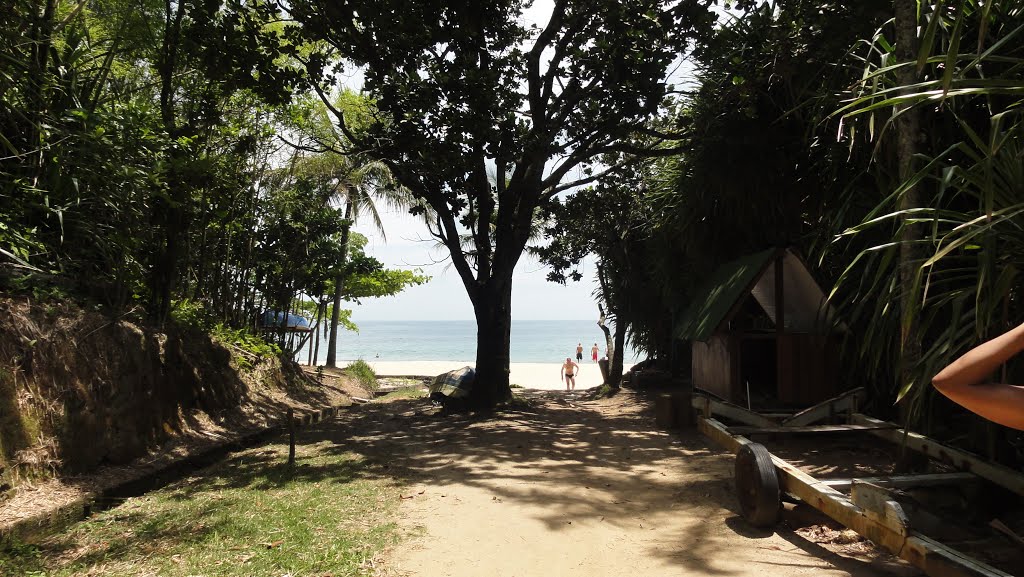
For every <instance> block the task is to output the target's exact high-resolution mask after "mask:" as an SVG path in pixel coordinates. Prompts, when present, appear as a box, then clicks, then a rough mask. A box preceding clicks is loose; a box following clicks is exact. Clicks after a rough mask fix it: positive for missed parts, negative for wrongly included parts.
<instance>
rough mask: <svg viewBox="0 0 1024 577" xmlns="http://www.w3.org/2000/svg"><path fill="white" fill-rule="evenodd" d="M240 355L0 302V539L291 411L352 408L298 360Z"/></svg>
mask: <svg viewBox="0 0 1024 577" xmlns="http://www.w3.org/2000/svg"><path fill="white" fill-rule="evenodd" d="M238 354H239V353H237V352H233V350H232V349H231V348H229V347H226V346H224V345H222V344H220V343H217V342H215V341H213V340H212V339H211V338H210V337H209V335H207V334H205V333H202V332H198V331H185V330H172V331H169V332H167V333H161V332H158V331H155V330H152V329H149V328H146V327H141V326H138V325H136V324H133V323H131V322H128V321H126V320H123V319H117V318H110V317H107V316H104V315H101V314H99V313H95V312H90V311H85V310H83V309H81V308H79V307H76V306H74V305H70V304H66V303H58V304H53V303H46V304H38V303H34V302H31V301H30V300H29V299H25V298H19V299H15V298H0V532H3V529H4V527H5V526H10V525H12V524H14V523H17V522H18V521H19V520H21V519H24V518H26V516H33V515H35V516H38V515H39V513H40V511H52V512H61V511H64V510H66V509H68V508H69V507H71V509H76V508H78V507H79V505H77V504H78V503H81V502H82V501H83V496H84V495H90V494H91V495H102V494H103V491H104V490H105V489H106V488H109V487H111V486H116V485H119V484H120V483H121V482H123V481H124V480H125V479H129V478H139V477H144V476H145V475H146V474H147V472H152V471H156V470H162V469H165V468H167V467H168V466H170V464H171V463H173V462H175V461H178V460H181V459H185V458H189V457H190V456H194V455H196V454H200V453H202V452H204V451H207V450H210V447H213V446H216V445H219V444H224V443H226V442H231V441H234V440H238V439H241V438H242V437H244V436H245V435H246V434H251V433H252V432H253V431H257V430H260V429H265V428H266V427H268V426H271V425H272V424H274V423H278V422H280V421H281V420H282V417H283V415H284V412H285V411H286V410H287V408H288V407H293V408H294V409H295V410H296V414H297V415H299V416H301V415H303V414H312V413H317V412H318V411H319V410H320V409H321V408H323V407H337V406H343V405H346V404H348V403H350V401H349V400H348V395H347V394H345V393H346V391H345V390H344V389H345V388H350V387H351V385H349V384H348V383H345V382H343V380H342V379H340V378H339V377H337V376H332V377H329V378H327V379H325V381H327V383H326V384H327V386H320V385H318V384H316V383H315V382H314V380H313V379H312V378H310V377H308V376H305V375H304V374H303V373H302V371H301V370H299V368H298V366H297V365H295V364H294V363H290V362H288V361H284V362H283V363H282V361H281V360H280V359H276V358H271V359H254V358H245V359H241V358H239V357H238V356H237V355H238ZM349 392H350V393H355V394H365V392H363V391H361V390H358V391H349ZM64 512H67V511H64Z"/></svg>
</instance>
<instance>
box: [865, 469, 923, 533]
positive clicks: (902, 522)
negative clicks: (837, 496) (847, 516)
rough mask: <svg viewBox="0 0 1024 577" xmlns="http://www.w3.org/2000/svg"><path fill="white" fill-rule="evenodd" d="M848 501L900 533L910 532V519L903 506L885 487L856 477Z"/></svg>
mask: <svg viewBox="0 0 1024 577" xmlns="http://www.w3.org/2000/svg"><path fill="white" fill-rule="evenodd" d="M850 501H853V504H854V505H856V506H858V507H860V508H861V509H864V512H865V513H867V515H868V517H870V518H872V519H875V520H876V521H878V522H879V523H882V524H883V525H885V526H886V527H889V528H890V529H892V530H894V531H896V532H897V533H899V534H900V535H903V536H906V535H909V534H910V519H909V518H907V514H906V513H905V512H904V511H903V506H902V505H900V504H899V503H897V502H896V500H895V499H893V498H892V493H891V492H890V491H889V489H886V488H885V487H879V486H878V485H874V484H871V483H865V482H864V481H862V480H860V479H858V480H856V481H854V482H853V487H851V491H850Z"/></svg>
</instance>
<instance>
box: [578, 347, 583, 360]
mask: <svg viewBox="0 0 1024 577" xmlns="http://www.w3.org/2000/svg"><path fill="white" fill-rule="evenodd" d="M576 360H577V361H582V360H583V343H576Z"/></svg>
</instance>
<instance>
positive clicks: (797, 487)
mask: <svg viewBox="0 0 1024 577" xmlns="http://www.w3.org/2000/svg"><path fill="white" fill-rule="evenodd" d="M697 428H698V430H700V431H701V432H702V433H703V434H705V435H706V436H708V437H709V438H710V439H711V440H713V441H715V442H716V443H717V444H719V445H721V446H722V447H724V448H725V449H726V450H728V451H731V452H733V453H735V452H736V451H738V450H739V448H740V447H741V446H743V445H744V444H747V443H750V442H751V441H750V440H749V439H747V438H746V437H743V436H738V435H735V436H734V435H731V434H729V431H728V428H727V427H726V426H725V425H723V424H722V423H720V422H718V421H717V420H715V419H705V418H703V417H701V418H698V420H697ZM772 463H773V464H774V465H775V471H776V473H777V474H778V476H779V487H780V488H781V489H782V490H783V491H785V492H786V493H789V494H791V495H795V496H796V497H799V498H800V499H801V500H803V501H804V502H805V503H807V504H809V505H810V506H812V507H814V508H816V509H818V510H819V511H821V512H823V513H825V514H826V515H828V516H829V517H831V518H833V519H835V520H836V521H837V522H839V523H842V524H843V525H845V526H846V527H849V528H850V529H853V530H854V531H856V532H857V533H858V534H859V535H861V536H862V537H864V538H865V539H868V540H870V541H872V542H873V543H875V544H876V545H880V546H882V547H884V548H885V549H886V550H888V551H890V552H891V553H893V554H894V555H897V556H899V557H901V558H902V559H905V560H906V561H909V562H910V563H911V564H912V565H914V566H915V567H917V568H919V569H922V570H923V571H924V572H925V573H926V574H927V575H929V576H930V577H1013V576H1012V575H1010V574H1008V573H1005V572H1003V571H1000V570H998V569H995V568H994V567H990V566H988V565H986V564H984V563H982V562H980V561H978V560H976V559H973V558H971V557H968V556H967V555H964V554H963V553H960V552H959V551H956V550H955V549H951V548H949V547H946V546H945V545H943V544H941V543H939V542H937V541H934V540H932V539H929V538H928V537H926V536H924V535H921V534H919V533H916V532H913V531H911V532H910V534H909V535H901V534H900V530H899V529H898V527H889V526H888V525H887V523H890V521H888V520H886V519H884V518H883V519H873V518H871V517H870V516H869V515H868V514H867V512H866V511H865V510H864V509H862V508H860V507H858V506H857V505H855V504H854V503H853V502H852V501H851V500H850V499H848V498H847V497H846V495H843V494H842V493H839V492H838V491H836V490H835V489H833V488H831V487H829V486H828V485H827V483H826V482H825V481H819V480H817V479H815V478H814V477H812V476H810V475H808V474H807V473H804V472H803V471H801V470H799V469H798V468H796V467H795V466H793V465H792V464H790V463H788V462H787V461H784V460H782V459H780V458H779V457H777V456H775V455H772Z"/></svg>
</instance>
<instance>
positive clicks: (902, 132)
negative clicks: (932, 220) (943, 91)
mask: <svg viewBox="0 0 1024 577" xmlns="http://www.w3.org/2000/svg"><path fill="white" fill-rule="evenodd" d="M894 7H895V16H896V19H895V26H896V48H895V51H896V60H897V62H905V63H913V62H915V61H916V60H917V52H918V41H917V2H915V1H913V0H896V2H895V6H894ZM919 76H920V74H919V73H918V71H917V68H916V66H914V65H912V64H911V65H909V66H902V67H900V68H899V69H898V71H897V82H898V83H899V85H900V86H902V87H904V88H903V89H901V90H900V93H901V94H903V93H906V92H909V91H911V89H910V88H907V87H910V86H912V85H914V84H917V83H918V82H919ZM897 112H902V114H900V115H899V116H898V117H897V118H896V157H897V162H898V163H899V178H900V182H901V183H904V182H907V181H909V180H910V179H911V178H912V177H913V176H914V174H915V173H916V172H917V170H916V166H915V161H914V156H915V155H916V154H918V153H919V152H921V112H920V108H919V107H914V106H912V107H910V108H908V109H906V110H902V111H901V110H899V109H897ZM920 197H921V191H920V185H915V186H913V187H912V188H910V189H908V190H907V191H906V192H905V193H904V194H903V196H902V197H901V198H900V206H899V209H900V210H904V211H905V210H908V209H912V208H917V207H919V206H921V198H920ZM907 220H908V218H907V217H906V216H904V217H903V223H902V224H903V227H902V229H901V233H900V254H899V263H900V264H899V268H900V285H901V286H902V287H903V292H902V293H901V299H900V300H901V302H900V310H901V312H902V314H901V319H902V320H901V323H900V350H899V351H898V352H899V356H898V357H897V358H899V359H900V366H899V379H900V381H899V383H898V389H899V388H902V387H903V386H905V385H906V384H907V383H909V382H912V381H913V380H914V378H915V375H914V371H915V368H916V366H917V364H918V361H919V360H920V358H921V341H920V331H919V330H918V322H917V315H913V314H909V313H910V311H912V310H913V308H914V307H915V306H916V300H917V299H916V295H915V292H914V290H913V287H914V281H915V278H916V275H917V267H918V266H919V265H920V261H921V256H920V253H921V250H920V248H919V246H918V245H919V242H920V240H921V238H922V229H921V225H919V224H911V223H909V222H907ZM918 385H920V383H918ZM915 388H917V389H920V387H915ZM898 389H897V390H898ZM908 410H909V407H908V406H907V404H906V403H904V404H903V409H902V413H903V415H904V416H905V417H906V416H907V415H908Z"/></svg>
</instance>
